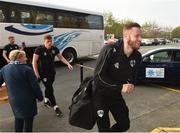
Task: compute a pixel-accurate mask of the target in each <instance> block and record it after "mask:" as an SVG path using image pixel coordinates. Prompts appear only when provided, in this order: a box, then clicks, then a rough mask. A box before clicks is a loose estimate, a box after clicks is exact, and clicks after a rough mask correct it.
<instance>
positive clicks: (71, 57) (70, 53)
mask: <svg viewBox="0 0 180 133" xmlns="http://www.w3.org/2000/svg"><path fill="white" fill-rule="evenodd" d="M63 56H64V58H65V59H66V60H67V61H68V62H69V63H70V64H72V63H74V62H75V61H76V58H77V56H76V52H75V51H74V50H72V49H67V50H65V51H64V52H63Z"/></svg>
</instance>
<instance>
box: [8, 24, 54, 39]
mask: <svg viewBox="0 0 180 133" xmlns="http://www.w3.org/2000/svg"><path fill="white" fill-rule="evenodd" d="M34 26H35V25H34ZM37 26H38V27H37V28H39V29H35V30H38V31H39V30H40V29H42V28H44V31H39V32H32V31H23V30H21V29H18V28H16V27H14V26H13V25H10V26H7V27H5V30H7V31H9V32H13V33H16V34H20V35H29V36H36V35H43V34H46V33H49V32H52V31H53V27H52V26H49V27H48V29H47V25H46V26H43V25H41V26H40V25H37ZM39 26H40V27H39ZM23 27H25V26H23ZM26 28H27V29H28V30H29V29H30V30H33V29H32V25H31V26H30V25H29V26H28V25H27V26H26Z"/></svg>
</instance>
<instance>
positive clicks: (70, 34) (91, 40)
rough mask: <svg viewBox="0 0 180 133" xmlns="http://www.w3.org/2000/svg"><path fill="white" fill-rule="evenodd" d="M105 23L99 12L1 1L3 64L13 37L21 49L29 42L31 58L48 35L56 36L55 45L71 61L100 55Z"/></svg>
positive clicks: (21, 1)
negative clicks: (6, 50) (5, 51)
mask: <svg viewBox="0 0 180 133" xmlns="http://www.w3.org/2000/svg"><path fill="white" fill-rule="evenodd" d="M103 23H104V22H103V15H102V14H101V13H97V12H92V11H85V10H79V9H73V8H69V7H63V6H57V5H50V4H45V3H38V2H30V1H26V0H0V58H1V59H0V61H1V65H2V64H3V63H2V62H3V58H2V49H3V47H4V46H5V45H6V44H8V36H10V35H11V36H14V37H15V39H16V43H17V44H18V45H19V46H21V44H22V42H25V44H26V47H27V51H26V52H27V55H28V57H29V58H31V57H32V54H33V51H34V49H35V48H36V47H37V46H39V45H42V44H43V37H44V35H47V34H49V35H52V36H53V40H54V45H55V46H56V47H57V48H58V49H59V50H60V51H61V53H62V54H63V55H64V57H65V58H66V59H68V61H69V62H74V61H75V60H76V58H78V57H83V56H89V55H95V54H98V53H99V51H100V49H101V47H102V45H103V44H104V25H103Z"/></svg>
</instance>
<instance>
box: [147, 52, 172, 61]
mask: <svg viewBox="0 0 180 133" xmlns="http://www.w3.org/2000/svg"><path fill="white" fill-rule="evenodd" d="M171 57H172V52H171V51H162V52H158V53H155V54H151V55H150V56H149V58H148V60H149V61H150V62H170V61H171Z"/></svg>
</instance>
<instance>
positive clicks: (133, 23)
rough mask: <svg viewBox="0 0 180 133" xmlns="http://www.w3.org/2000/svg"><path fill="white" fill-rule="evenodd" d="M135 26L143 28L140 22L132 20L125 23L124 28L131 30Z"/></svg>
mask: <svg viewBox="0 0 180 133" xmlns="http://www.w3.org/2000/svg"><path fill="white" fill-rule="evenodd" d="M133 27H137V28H141V26H140V25H139V24H138V23H135V22H130V23H126V24H125V25H124V27H123V30H130V29H131V28H133Z"/></svg>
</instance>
